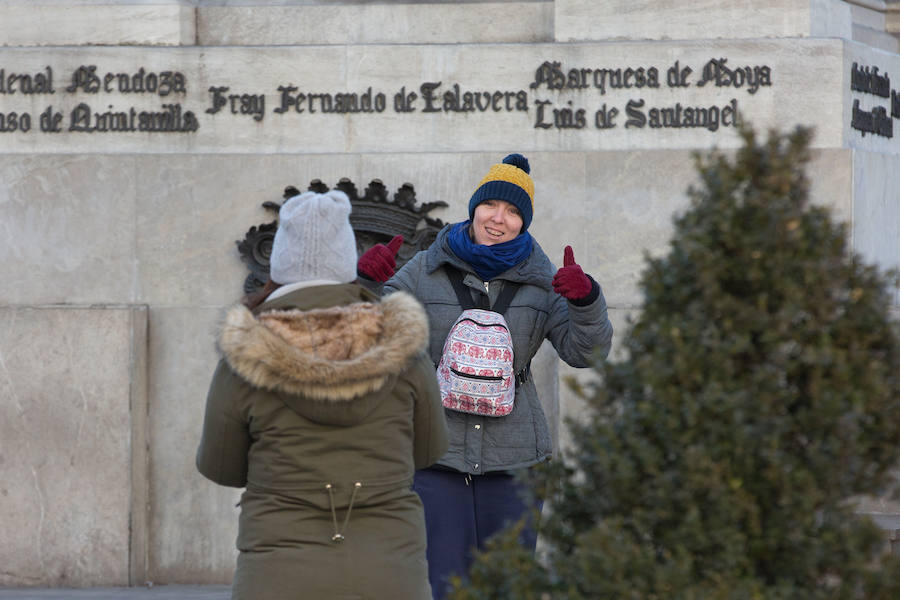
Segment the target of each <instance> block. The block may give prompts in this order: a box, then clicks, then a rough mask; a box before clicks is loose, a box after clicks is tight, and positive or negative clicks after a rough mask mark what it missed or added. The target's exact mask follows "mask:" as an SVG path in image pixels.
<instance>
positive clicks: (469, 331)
mask: <svg viewBox="0 0 900 600" xmlns="http://www.w3.org/2000/svg"><path fill="white" fill-rule="evenodd" d="M446 270H447V275H448V277H449V278H450V283H452V284H453V290H454V291H455V292H456V296H457V299H458V300H459V303H460V305H461V306H462V307H463V312H462V314H461V315H459V317H458V318H457V319H456V322H455V323H453V326H452V327H451V328H450V333H449V334H448V335H447V339H446V341H445V342H444V349H443V351H442V352H441V360H440V362H439V363H438V366H437V379H438V386H439V387H440V390H441V400H442V402H443V405H444V407H445V408H449V409H451V410H457V411H461V412H466V413H474V414H478V415H484V416H489V417H502V416H505V415H508V414H509V413H510V412H512V409H513V401H514V400H515V396H516V382H517V380H520V379H522V378H523V376H522V375H520V376H518V377H517V374H516V372H515V368H514V367H513V343H512V335H511V334H510V331H509V326H508V325H507V323H506V319H505V318H504V317H503V314H502V313H504V312H505V311H506V309H507V308H509V304H510V302H511V301H512V298H513V296H514V295H515V293H516V291H518V288H519V285H518V284H517V283H514V282H507V283H505V284H504V286H503V290H502V291H501V292H500V296H499V297H498V298H497V302H496V303H495V304H494V306H492V307H491V308H490V309H488V308H487V307H481V308H476V305H475V302H474V301H473V300H472V295H471V294H470V292H469V290H468V289H467V288H466V286H465V284H464V283H463V274H462V273H461V272H460V271H458V270H456V269H454V268H452V267H447V269H446ZM482 299H483V301H484V302H485V303H486V302H487V296H486V295H485V296H482Z"/></svg>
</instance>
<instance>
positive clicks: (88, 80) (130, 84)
mask: <svg viewBox="0 0 900 600" xmlns="http://www.w3.org/2000/svg"><path fill="white" fill-rule="evenodd" d="M79 88H80V89H81V91H83V92H85V93H88V94H96V93H97V92H99V91H101V89H102V90H103V91H104V92H107V93H112V92H118V93H120V94H155V95H158V96H160V97H163V98H164V97H166V96H168V95H169V94H186V93H187V78H186V77H185V76H184V74H182V73H179V72H178V71H161V72H159V73H155V72H149V71H147V70H146V69H145V68H144V67H140V68H139V69H138V70H137V71H136V72H134V73H113V72H108V73H105V74H104V75H103V76H102V77H101V76H100V75H99V74H98V73H97V66H96V65H88V66H84V65H82V66H80V67H78V68H77V69H76V70H75V71H74V72H73V73H72V83H71V84H70V85H69V86H68V87H67V88H66V91H67V92H69V93H74V92H77V91H78V90H79Z"/></svg>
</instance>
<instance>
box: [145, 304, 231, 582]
mask: <svg viewBox="0 0 900 600" xmlns="http://www.w3.org/2000/svg"><path fill="white" fill-rule="evenodd" d="M223 314H224V305H222V306H220V307H208V308H152V309H151V311H150V332H149V340H150V345H149V350H148V355H149V365H150V369H149V381H150V385H149V391H148V402H149V423H150V427H149V440H150V449H149V453H150V476H149V486H150V500H151V509H150V517H149V531H150V533H149V539H148V542H149V548H148V557H149V558H148V563H149V565H148V576H149V577H150V579H151V580H152V581H157V582H166V583H201V582H202V583H230V582H231V572H232V570H233V569H234V561H235V558H236V552H237V551H236V549H235V539H236V537H237V517H238V514H239V509H238V508H237V507H236V506H235V505H236V503H237V501H238V498H239V496H240V490H236V489H233V488H225V487H222V486H219V485H216V484H214V483H212V482H211V481H208V480H207V479H205V478H203V476H201V475H200V474H199V473H198V472H197V469H196V467H195V464H194V458H195V455H196V451H197V444H198V442H199V441H200V431H201V427H202V424H203V411H204V407H205V403H206V392H207V389H208V386H209V382H210V380H211V378H212V373H213V370H214V369H215V366H216V361H217V357H216V352H215V346H214V332H215V328H216V323H217V322H218V320H219V318H220V317H221V316H222V315H223Z"/></svg>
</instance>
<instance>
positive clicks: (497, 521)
mask: <svg viewBox="0 0 900 600" xmlns="http://www.w3.org/2000/svg"><path fill="white" fill-rule="evenodd" d="M533 210H534V183H533V181H532V179H531V177H530V166H529V163H528V160H527V159H526V158H525V157H524V156H522V155H520V154H511V155H509V156H507V157H506V158H504V159H503V162H502V163H501V164H496V165H493V166H492V167H491V168H490V170H489V171H488V174H487V175H486V176H485V177H484V179H482V181H481V183H480V184H479V185H478V187H477V189H476V190H475V193H474V194H473V195H472V197H471V199H470V200H469V220H467V221H464V222H462V223H456V224H451V225H448V226H446V227H445V228H444V229H442V230H441V231H440V232H439V233H438V236H437V239H436V240H435V242H434V243H433V244H432V245H431V246H430V247H429V248H428V249H427V250H424V251H422V252H419V253H417V254H416V255H415V256H414V257H413V258H412V259H411V260H410V261H409V262H408V263H407V264H406V265H404V266H403V268H402V269H400V270H399V271H398V272H397V273H396V274H394V267H395V263H394V259H393V257H394V254H395V253H396V249H397V248H396V245H395V244H391V246H390V247H387V246H384V245H377V246H374V247H373V248H371V249H370V250H369V251H367V252H366V253H365V254H363V255H362V256H361V257H360V260H359V263H358V271H359V274H360V275H361V276H363V277H366V278H368V279H370V280H373V281H376V282H386V283H385V284H384V293H385V294H391V293H399V292H407V293H410V294H412V295H414V296H415V297H416V298H417V299H418V300H419V301H420V302H422V304H423V305H424V306H425V310H426V312H427V314H428V321H429V325H430V330H431V333H430V341H429V354H430V358H431V360H432V362H433V363H434V365H435V366H438V365H439V364H441V359H442V354H443V355H444V356H446V354H447V353H446V352H445V351H444V346H445V340H446V339H447V336H448V333H449V332H450V331H451V327H453V328H454V329H455V325H454V323H455V321H456V319H457V317H459V316H460V313H461V312H462V311H463V309H464V308H466V307H465V306H463V301H468V298H467V297H466V296H465V295H464V294H471V296H472V299H473V302H472V304H474V305H476V306H490V307H495V306H497V304H507V302H508V307H506V308H505V309H504V310H502V312H503V314H504V317H505V320H506V322H507V325H508V328H509V332H510V334H511V337H512V346H513V356H514V358H513V370H514V373H515V376H516V380H517V381H516V384H515V385H516V387H515V393H514V402H513V405H512V410H511V412H509V413H508V414H504V415H503V416H485V415H484V414H478V413H477V412H475V413H473V412H465V411H461V410H459V409H458V408H459V403H455V404H454V403H451V402H448V394H447V393H446V389H447V388H445V386H444V382H443V380H444V377H445V375H446V371H443V370H442V368H439V369H438V377H439V379H442V384H441V389H442V392H445V394H444V406H445V407H447V406H448V405H452V406H454V408H446V409H445V410H446V417H447V423H448V427H449V432H450V447H449V450H448V451H447V453H446V454H444V455H443V456H442V457H441V458H440V459H439V460H438V461H437V464H435V465H434V466H432V467H431V468H427V469H423V470H420V471H417V473H416V478H415V485H414V489H415V490H416V491H417V492H418V493H419V495H420V496H421V498H422V502H423V504H424V505H425V520H426V524H427V530H428V568H429V578H430V581H431V586H432V593H433V594H434V598H435V599H440V598H443V597H444V595H445V594H446V592H447V590H448V585H447V581H448V578H449V577H450V576H451V575H453V574H458V575H462V576H465V574H466V573H467V571H468V568H469V566H470V564H471V561H472V553H471V550H472V549H473V548H478V549H481V548H484V543H485V540H486V539H487V538H489V537H490V536H491V535H493V534H494V533H496V532H498V531H499V530H500V529H502V528H503V527H504V526H505V525H506V524H508V523H510V522H513V521H517V520H518V519H520V518H521V517H522V516H524V515H526V513H527V512H528V510H529V508H530V506H529V505H528V504H527V503H526V501H525V500H523V494H522V493H521V492H523V491H524V490H523V489H522V488H523V484H522V483H521V482H520V481H519V480H518V479H517V478H516V477H515V474H516V473H517V472H518V471H520V470H522V469H525V468H527V467H530V466H532V465H535V464H537V463H540V462H542V461H545V460H548V459H549V458H550V456H551V452H552V448H551V438H550V432H549V427H548V424H547V419H546V417H545V416H544V412H543V409H542V408H541V403H540V400H539V399H538V395H537V391H536V388H535V386H534V382H533V381H532V380H531V377H530V373H529V364H530V362H531V359H532V357H534V355H535V353H536V352H537V351H538V349H539V348H540V346H541V344H542V342H543V341H544V340H545V339H547V340H550V342H551V344H552V345H553V347H554V348H555V349H556V351H557V353H558V354H559V356H560V358H562V359H563V360H564V361H565V362H566V363H568V364H569V365H571V366H573V367H586V366H588V365H589V364H590V361H591V359H592V357H593V356H594V354H595V352H596V353H597V354H598V355H599V356H601V357H604V358H605V357H606V356H607V354H608V353H609V350H610V346H611V342H612V333H613V331H612V325H611V324H610V322H609V318H608V316H607V308H606V301H605V299H604V297H603V293H602V291H601V289H600V286H599V285H598V284H597V282H596V281H594V280H593V278H591V277H590V276H588V275H586V274H585V273H584V272H583V270H582V269H581V267H580V266H579V265H578V264H576V263H575V260H574V253H573V251H572V248H571V246H567V247H566V249H565V252H564V259H563V267H562V268H560V269H558V270H557V269H556V267H554V266H553V264H552V263H551V262H550V260H549V259H548V258H547V256H546V255H545V254H544V252H543V250H541V247H540V246H539V245H538V243H537V242H536V241H535V240H534V239H533V238H532V237H531V235H530V234H529V233H528V227H529V225H530V224H531V221H532V215H533ZM454 273H457V274H458V275H455V274H454ZM453 279H456V280H457V283H456V284H454V283H453ZM459 281H461V282H462V287H463V289H462V291H463V295H460V293H459V290H460V289H461V286H460V284H459ZM508 288H513V289H514V290H515V291H513V290H508ZM504 290H508V291H507V292H506V293H505V294H504ZM504 296H505V301H501V298H502V297H504ZM386 297H388V298H389V297H390V296H389V295H388V296H386ZM510 297H511V300H510V299H509V298H510ZM448 345H449V344H448ZM498 414H499V413H498ZM537 503H538V508H539V507H540V500H538V501H537ZM523 538H524V543H525V544H527V545H528V546H530V548H531V549H532V550H533V549H534V547H535V543H536V534H535V532H534V530H533V527H528V528H526V531H525V534H524V536H523Z"/></svg>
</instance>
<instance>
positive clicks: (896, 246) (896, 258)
mask: <svg viewBox="0 0 900 600" xmlns="http://www.w3.org/2000/svg"><path fill="white" fill-rule="evenodd" d="M898 190H900V156H890V155H884V154H878V153H874V152H864V151H860V150H856V151H854V152H853V227H852V229H851V235H852V239H853V249H854V250H856V251H857V252H859V253H860V254H861V255H862V256H863V258H864V259H866V260H867V261H869V262H874V263H876V264H878V265H879V266H881V267H882V268H885V269H896V268H898V267H900V203H898V202H897V200H898V198H900V194H898ZM893 292H894V303H895V304H897V303H898V301H900V299H898V297H897V293H898V290H897V289H896V288H895V289H894V290H893Z"/></svg>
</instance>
